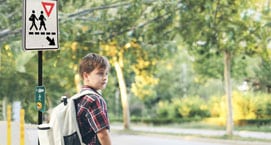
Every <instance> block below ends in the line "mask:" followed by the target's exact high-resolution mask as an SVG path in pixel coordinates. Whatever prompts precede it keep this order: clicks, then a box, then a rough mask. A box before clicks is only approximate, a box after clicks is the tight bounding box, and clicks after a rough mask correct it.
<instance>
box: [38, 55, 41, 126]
mask: <svg viewBox="0 0 271 145" xmlns="http://www.w3.org/2000/svg"><path fill="white" fill-rule="evenodd" d="M38 86H42V51H38ZM38 124H42V112H41V111H38Z"/></svg>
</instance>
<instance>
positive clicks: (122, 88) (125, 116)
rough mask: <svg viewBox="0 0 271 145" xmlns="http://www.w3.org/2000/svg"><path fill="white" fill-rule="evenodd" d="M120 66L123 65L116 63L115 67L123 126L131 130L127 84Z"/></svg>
mask: <svg viewBox="0 0 271 145" xmlns="http://www.w3.org/2000/svg"><path fill="white" fill-rule="evenodd" d="M119 61H121V60H119ZM120 64H121V63H120V62H118V61H115V63H114V66H115V70H116V73H117V77H118V83H119V89H120V96H121V104H122V114H123V125H124V129H129V128H130V112H129V102H128V96H127V89H126V84H125V80H124V76H123V72H122V70H121V66H120Z"/></svg>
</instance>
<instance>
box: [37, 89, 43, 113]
mask: <svg viewBox="0 0 271 145" xmlns="http://www.w3.org/2000/svg"><path fill="white" fill-rule="evenodd" d="M35 96H36V99H35V101H36V108H37V110H38V111H41V112H45V87H44V86H37V87H36V90H35Z"/></svg>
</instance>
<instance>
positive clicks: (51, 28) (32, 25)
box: [23, 0, 59, 51]
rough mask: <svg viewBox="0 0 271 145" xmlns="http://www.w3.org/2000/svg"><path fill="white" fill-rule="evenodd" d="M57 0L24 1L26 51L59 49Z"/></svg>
mask: <svg viewBox="0 0 271 145" xmlns="http://www.w3.org/2000/svg"><path fill="white" fill-rule="evenodd" d="M57 10H58V9H57V0H46V1H44V0H24V15H23V48H24V50H39V51H43V50H54V49H58V48H59V47H58V15H57V14H58V11H57Z"/></svg>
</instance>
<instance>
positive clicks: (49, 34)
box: [22, 0, 59, 124]
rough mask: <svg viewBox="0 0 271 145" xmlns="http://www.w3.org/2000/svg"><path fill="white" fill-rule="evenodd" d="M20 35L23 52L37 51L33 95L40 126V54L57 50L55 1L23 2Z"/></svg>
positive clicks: (42, 100) (42, 102) (42, 108)
mask: <svg viewBox="0 0 271 145" xmlns="http://www.w3.org/2000/svg"><path fill="white" fill-rule="evenodd" d="M22 34H23V36H22V38H23V41H22V43H23V48H24V50H25V51H33V50H36V51H38V86H37V87H36V92H35V93H36V94H35V95H36V105H37V110H38V124H42V112H45V88H44V86H43V84H42V53H43V51H45V50H57V49H58V48H59V44H58V8H57V0H24V9H23V33H22Z"/></svg>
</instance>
